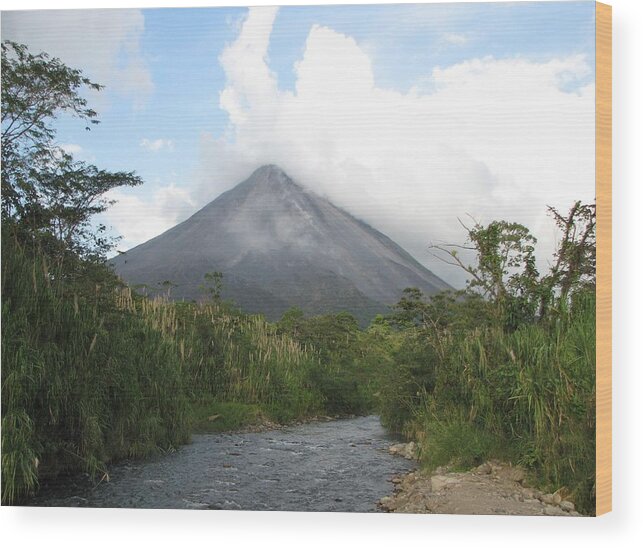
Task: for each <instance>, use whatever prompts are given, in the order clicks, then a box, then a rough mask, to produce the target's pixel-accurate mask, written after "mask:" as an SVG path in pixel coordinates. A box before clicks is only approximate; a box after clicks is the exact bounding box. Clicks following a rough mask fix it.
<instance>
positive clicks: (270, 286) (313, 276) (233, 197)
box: [111, 165, 450, 323]
mask: <svg viewBox="0 0 643 548" xmlns="http://www.w3.org/2000/svg"><path fill="white" fill-rule="evenodd" d="M111 263H112V264H113V266H114V268H115V270H116V272H117V273H118V274H119V275H120V276H121V277H122V278H123V279H124V280H125V281H126V282H127V283H129V284H130V285H137V284H146V285H147V286H148V287H149V288H150V289H153V288H157V289H158V287H159V284H161V283H162V282H164V281H166V280H169V281H171V282H172V283H173V284H175V285H176V287H173V289H172V292H171V295H172V297H173V298H175V299H195V300H198V299H200V298H202V297H203V291H202V290H201V288H200V287H201V286H202V285H203V282H204V275H205V273H206V272H212V271H220V272H222V273H223V293H222V296H223V298H224V299H228V300H232V301H234V302H235V304H236V305H237V306H239V307H240V308H241V309H243V310H245V311H247V312H253V313H263V314H264V315H265V316H266V317H267V318H268V319H270V320H275V319H278V318H279V317H281V315H282V314H283V313H284V311H286V310H287V309H288V308H290V307H292V306H298V307H300V308H301V309H302V310H303V311H304V312H305V313H306V314H308V315H314V314H322V313H329V312H340V311H347V312H350V313H352V314H354V315H355V316H356V317H358V318H359V319H360V320H361V322H362V323H365V322H368V321H369V320H370V319H371V318H372V317H373V316H374V315H375V314H377V313H381V312H386V311H387V309H388V305H391V304H394V303H395V302H397V301H398V300H399V298H400V296H401V294H402V291H403V290H404V288H406V287H418V288H420V289H421V290H422V291H424V292H425V293H427V294H434V293H436V292H439V291H441V290H443V289H450V286H449V285H448V284H447V283H446V282H444V281H443V280H441V279H440V278H438V277H437V276H436V275H435V274H433V273H432V272H431V271H429V270H427V269H426V268H425V267H423V266H422V265H421V264H420V263H418V262H417V261H416V260H415V259H414V258H413V257H412V256H411V255H409V253H407V252H406V251H405V250H404V249H402V248H401V247H400V246H399V245H397V244H396V243H395V242H393V241H392V240H391V239H390V238H388V237H387V236H385V235H384V234H382V233H381V232H379V231H377V230H375V229H374V228H372V227H371V226H369V225H368V224H366V223H364V222H362V221H360V220H358V219H356V218H355V217H353V216H352V215H350V214H349V213H347V212H346V211H344V210H342V209H340V208H338V207H336V206H334V205H333V204H332V203H331V202H329V201H328V200H326V199H325V198H322V197H320V196H317V195H315V194H313V193H312V192H309V191H307V190H305V189H304V188H302V187H301V186H299V185H298V184H297V183H295V182H294V181H293V180H292V179H291V178H290V177H289V176H288V175H286V173H284V171H283V170H281V169H280V168H279V167H277V166H275V165H265V166H262V167H260V168H259V169H257V170H256V171H255V172H254V173H253V174H252V175H251V176H250V177H249V178H248V179H246V180H245V181H243V182H242V183H240V184H238V185H237V186H236V187H234V188H233V189H231V190H229V191H227V192H224V193H223V194H221V195H220V196H219V197H218V198H217V199H215V200H214V201H212V202H210V203H209V204H208V205H206V206H205V207H204V208H203V209H201V210H200V211H198V212H196V213H195V214H194V215H192V217H190V218H189V219H187V220H186V221H184V222H182V223H180V224H179V225H177V226H175V227H173V228H171V229H169V230H167V231H166V232H164V233H163V234H161V235H159V236H157V237H155V238H152V239H151V240H149V241H147V242H145V243H143V244H141V245H139V246H137V247H135V248H133V249H131V250H129V251H128V252H127V253H125V254H122V255H120V256H118V257H116V258H114V259H112V261H111Z"/></svg>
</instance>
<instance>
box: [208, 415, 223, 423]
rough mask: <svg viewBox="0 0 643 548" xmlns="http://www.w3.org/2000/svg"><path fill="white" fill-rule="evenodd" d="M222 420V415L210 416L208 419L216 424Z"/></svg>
mask: <svg viewBox="0 0 643 548" xmlns="http://www.w3.org/2000/svg"><path fill="white" fill-rule="evenodd" d="M220 418H221V415H210V416H209V417H208V420H209V421H210V422H214V421H215V420H217V419H220Z"/></svg>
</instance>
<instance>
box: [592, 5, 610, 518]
mask: <svg viewBox="0 0 643 548" xmlns="http://www.w3.org/2000/svg"><path fill="white" fill-rule="evenodd" d="M595 161H596V248H597V249H596V515H597V516H599V515H601V514H605V513H606V512H610V511H611V510H612V7H611V6H609V5H607V4H602V3H600V2H596V160H595Z"/></svg>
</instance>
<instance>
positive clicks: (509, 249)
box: [431, 221, 539, 325]
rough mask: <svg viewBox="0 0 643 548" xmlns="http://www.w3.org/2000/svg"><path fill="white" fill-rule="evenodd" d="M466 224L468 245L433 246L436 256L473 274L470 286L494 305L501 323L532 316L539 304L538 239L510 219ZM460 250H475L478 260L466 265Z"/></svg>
mask: <svg viewBox="0 0 643 548" xmlns="http://www.w3.org/2000/svg"><path fill="white" fill-rule="evenodd" d="M463 226H464V228H465V230H466V231H467V236H468V238H467V242H466V244H465V245H463V246H460V245H455V244H446V245H432V246H431V248H432V249H435V250H436V251H438V252H439V253H437V254H435V256H436V257H438V258H439V259H441V260H443V261H444V262H446V263H448V264H451V265H455V266H458V267H460V268H462V269H464V270H465V271H466V272H467V273H468V274H469V275H470V276H471V278H470V279H469V280H468V281H467V288H468V289H469V290H470V291H473V292H477V293H479V294H480V295H482V296H483V297H484V298H486V299H488V300H489V301H490V302H491V303H492V304H493V306H494V315H495V318H496V321H498V322H499V323H505V322H507V321H508V322H509V323H510V324H512V325H515V324H517V323H520V322H521V321H524V320H525V319H527V318H529V317H530V316H531V317H533V312H534V311H535V307H536V304H537V303H536V301H535V300H534V291H535V288H536V287H537V285H538V280H539V273H538V270H537V269H536V258H535V256H534V247H535V245H536V238H535V237H534V236H532V235H531V233H530V232H529V230H528V229H527V228H526V227H525V226H523V225H521V224H518V223H509V222H507V221H493V222H491V223H489V225H487V226H483V225H481V224H480V223H476V224H475V225H474V226H473V228H469V227H467V226H465V225H464V224H463ZM459 249H467V250H472V251H474V252H475V253H476V261H475V263H474V264H470V265H469V264H466V263H465V262H464V261H463V259H462V258H461V257H460V255H459V253H458V250H459Z"/></svg>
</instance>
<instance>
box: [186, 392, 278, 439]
mask: <svg viewBox="0 0 643 548" xmlns="http://www.w3.org/2000/svg"><path fill="white" fill-rule="evenodd" d="M190 417H191V430H192V431H193V432H195V433H199V434H206V433H216V432H230V431H234V430H239V429H241V428H244V427H247V426H259V425H261V424H263V423H264V422H265V421H266V419H267V418H268V417H267V416H266V412H265V410H264V409H262V406H261V405H259V404H250V403H235V402H217V401H204V400H201V401H195V402H191V404H190Z"/></svg>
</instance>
